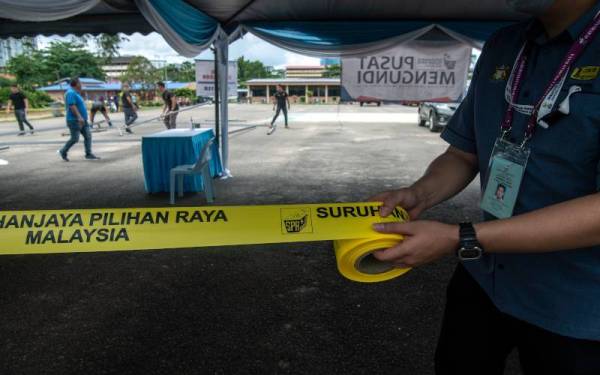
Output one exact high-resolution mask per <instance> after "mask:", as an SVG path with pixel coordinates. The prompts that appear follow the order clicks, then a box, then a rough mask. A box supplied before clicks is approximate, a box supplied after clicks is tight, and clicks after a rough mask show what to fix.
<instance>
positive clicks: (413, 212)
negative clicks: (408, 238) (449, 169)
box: [369, 187, 426, 219]
mask: <svg viewBox="0 0 600 375" xmlns="http://www.w3.org/2000/svg"><path fill="white" fill-rule="evenodd" d="M369 201H371V202H383V205H382V206H381V208H380V211H379V212H380V214H381V216H382V217H386V216H388V215H389V214H391V213H392V211H394V208H396V207H397V206H400V207H402V208H404V209H405V210H406V211H407V212H408V214H409V215H410V218H411V219H416V218H417V217H419V215H420V214H421V212H423V211H424V210H425V209H426V207H425V202H423V200H422V199H421V198H420V197H419V195H418V194H417V192H416V191H415V189H414V188H412V187H409V188H402V189H398V190H390V191H384V192H382V193H379V194H377V195H375V196H373V197H371V198H369Z"/></svg>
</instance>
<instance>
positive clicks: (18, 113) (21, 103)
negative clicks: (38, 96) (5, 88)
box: [6, 85, 34, 135]
mask: <svg viewBox="0 0 600 375" xmlns="http://www.w3.org/2000/svg"><path fill="white" fill-rule="evenodd" d="M8 99H9V101H8V106H7V107H6V113H10V110H11V107H12V108H14V110H15V117H16V118H17V123H18V124H19V135H25V127H24V126H23V124H25V125H27V126H28V127H29V132H30V133H31V134H33V132H34V129H33V126H32V125H31V124H30V123H29V121H28V120H27V111H29V100H27V96H25V94H23V92H22V91H21V90H20V89H19V86H17V85H11V86H10V95H9V96H8Z"/></svg>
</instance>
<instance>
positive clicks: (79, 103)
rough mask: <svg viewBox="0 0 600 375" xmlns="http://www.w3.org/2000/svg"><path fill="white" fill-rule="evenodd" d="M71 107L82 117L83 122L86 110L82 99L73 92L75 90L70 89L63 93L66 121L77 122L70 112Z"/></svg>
mask: <svg viewBox="0 0 600 375" xmlns="http://www.w3.org/2000/svg"><path fill="white" fill-rule="evenodd" d="M72 105H74V106H76V107H77V110H78V111H79V114H80V115H81V117H83V119H84V120H87V118H88V114H87V108H86V107H85V102H84V101H83V98H82V97H81V95H79V93H78V92H77V91H75V89H73V88H72V87H70V88H69V89H68V90H67V92H66V93H65V112H66V113H67V121H77V115H76V114H75V113H73V111H71V106H72Z"/></svg>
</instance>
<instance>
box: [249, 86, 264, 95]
mask: <svg viewBox="0 0 600 375" xmlns="http://www.w3.org/2000/svg"><path fill="white" fill-rule="evenodd" d="M250 87H251V90H252V96H267V86H250Z"/></svg>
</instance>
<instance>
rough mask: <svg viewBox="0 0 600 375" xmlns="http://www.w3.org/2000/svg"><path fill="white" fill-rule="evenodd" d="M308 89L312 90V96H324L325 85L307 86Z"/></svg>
mask: <svg viewBox="0 0 600 375" xmlns="http://www.w3.org/2000/svg"><path fill="white" fill-rule="evenodd" d="M308 90H309V91H310V92H312V96H315V97H322V98H324V97H325V86H308Z"/></svg>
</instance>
